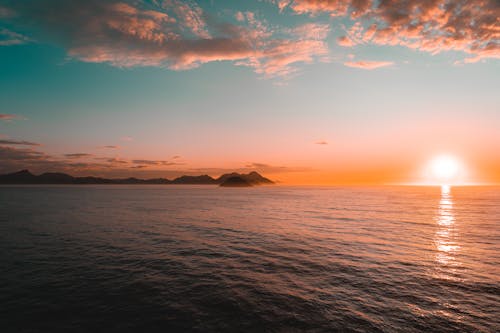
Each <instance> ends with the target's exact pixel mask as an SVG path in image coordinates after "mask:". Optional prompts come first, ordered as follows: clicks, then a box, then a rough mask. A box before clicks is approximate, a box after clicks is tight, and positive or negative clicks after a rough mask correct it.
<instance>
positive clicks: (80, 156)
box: [64, 153, 93, 159]
mask: <svg viewBox="0 0 500 333" xmlns="http://www.w3.org/2000/svg"><path fill="white" fill-rule="evenodd" d="M64 156H65V157H67V158H71V159H78V158H83V157H91V156H93V155H92V154H87V153H73V154H64Z"/></svg>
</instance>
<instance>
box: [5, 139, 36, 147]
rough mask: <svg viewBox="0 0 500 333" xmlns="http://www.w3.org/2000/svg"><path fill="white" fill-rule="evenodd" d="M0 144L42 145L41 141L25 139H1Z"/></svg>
mask: <svg viewBox="0 0 500 333" xmlns="http://www.w3.org/2000/svg"><path fill="white" fill-rule="evenodd" d="M0 145H20V146H40V144H39V143H36V142H31V141H24V140H7V139H1V140H0Z"/></svg>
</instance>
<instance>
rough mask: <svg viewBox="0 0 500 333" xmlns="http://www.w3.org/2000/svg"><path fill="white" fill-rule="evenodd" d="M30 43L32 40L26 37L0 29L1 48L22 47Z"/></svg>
mask: <svg viewBox="0 0 500 333" xmlns="http://www.w3.org/2000/svg"><path fill="white" fill-rule="evenodd" d="M0 10H1V8H0ZM0 17H1V15H0ZM28 42H30V39H29V38H28V37H26V36H24V35H21V34H19V33H17V32H14V31H11V30H9V29H5V28H2V29H0V46H10V45H21V44H26V43H28Z"/></svg>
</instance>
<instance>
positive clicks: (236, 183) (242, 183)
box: [220, 176, 253, 187]
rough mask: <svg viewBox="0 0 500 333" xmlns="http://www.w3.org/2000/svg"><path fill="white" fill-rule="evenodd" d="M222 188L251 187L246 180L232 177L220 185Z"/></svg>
mask: <svg viewBox="0 0 500 333" xmlns="http://www.w3.org/2000/svg"><path fill="white" fill-rule="evenodd" d="M220 186H222V187H251V186H253V185H252V184H250V183H249V182H248V181H247V180H245V179H243V178H242V177H240V176H233V177H229V178H227V179H226V180H225V181H224V182H223V183H221V184H220Z"/></svg>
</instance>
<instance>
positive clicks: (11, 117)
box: [0, 113, 22, 121]
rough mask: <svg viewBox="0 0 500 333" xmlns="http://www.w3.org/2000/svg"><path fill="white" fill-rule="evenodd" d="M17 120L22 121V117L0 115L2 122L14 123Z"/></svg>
mask: <svg viewBox="0 0 500 333" xmlns="http://www.w3.org/2000/svg"><path fill="white" fill-rule="evenodd" d="M15 119H22V117H20V116H18V115H15V114H6V113H0V121H1V120H3V121H12V120H15Z"/></svg>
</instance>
